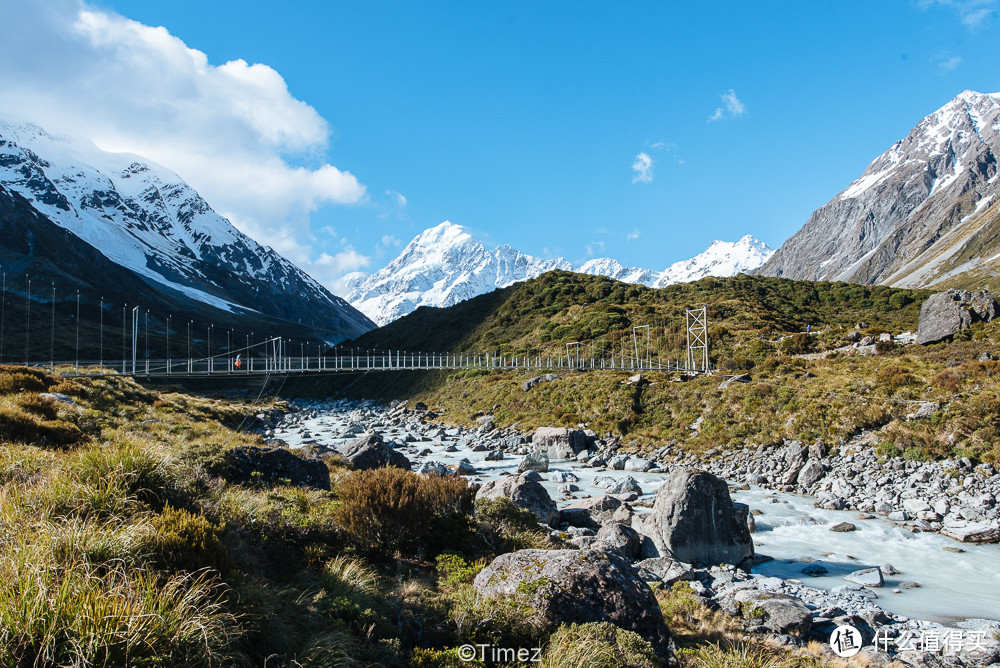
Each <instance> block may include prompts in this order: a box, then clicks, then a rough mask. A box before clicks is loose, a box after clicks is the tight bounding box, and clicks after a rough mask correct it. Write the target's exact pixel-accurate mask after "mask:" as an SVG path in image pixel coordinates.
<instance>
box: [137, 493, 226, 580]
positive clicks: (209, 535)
mask: <svg viewBox="0 0 1000 668" xmlns="http://www.w3.org/2000/svg"><path fill="white" fill-rule="evenodd" d="M153 526H154V527H155V529H156V534H155V537H154V543H153V546H152V548H153V553H154V556H155V558H156V560H157V563H158V564H159V565H160V566H161V567H163V568H164V569H166V570H171V571H173V570H177V571H197V570H201V569H202V568H214V569H215V570H217V571H219V572H221V573H226V572H228V571H229V569H230V568H231V566H232V564H231V562H230V558H229V551H228V550H227V549H226V546H225V544H224V543H223V542H222V532H223V531H224V529H225V527H224V526H219V525H216V524H212V523H211V522H209V521H208V520H207V519H205V517H204V516H202V515H193V514H191V513H189V512H188V511H186V510H184V509H182V508H181V509H174V508H171V507H170V506H169V505H168V506H166V507H164V509H163V512H162V513H161V514H159V515H156V516H155V517H154V519H153Z"/></svg>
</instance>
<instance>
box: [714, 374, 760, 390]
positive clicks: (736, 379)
mask: <svg viewBox="0 0 1000 668" xmlns="http://www.w3.org/2000/svg"><path fill="white" fill-rule="evenodd" d="M751 380H753V379H752V378H750V374H748V373H741V374H738V375H736V376H733V377H732V378H727V379H725V380H724V381H722V382H721V383H719V389H720V390H724V389H726V388H727V387H729V386H730V385H732V384H733V383H749V382H750V381H751Z"/></svg>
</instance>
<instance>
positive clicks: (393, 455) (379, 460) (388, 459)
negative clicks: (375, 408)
mask: <svg viewBox="0 0 1000 668" xmlns="http://www.w3.org/2000/svg"><path fill="white" fill-rule="evenodd" d="M338 451H339V452H340V454H342V455H343V456H344V457H345V458H346V459H347V461H348V462H350V463H351V464H352V465H353V466H354V468H356V469H380V468H384V467H386V466H392V467H396V468H401V469H406V470H407V471H409V470H410V469H411V468H412V464H410V460H409V459H407V458H406V455H404V454H403V453H401V452H397V451H396V450H393V449H392V448H390V447H389V446H388V445H386V444H385V441H384V440H382V437H381V436H380V435H379V434H374V433H368V434H362V435H361V436H359V437H358V438H356V439H354V440H353V441H351V442H350V443H347V444H346V445H344V446H341V447H340V448H338Z"/></svg>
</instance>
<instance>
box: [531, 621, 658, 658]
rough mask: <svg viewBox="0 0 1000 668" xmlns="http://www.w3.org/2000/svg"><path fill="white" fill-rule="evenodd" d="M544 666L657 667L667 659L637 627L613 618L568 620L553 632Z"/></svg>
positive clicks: (546, 651)
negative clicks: (584, 621) (623, 625)
mask: <svg viewBox="0 0 1000 668" xmlns="http://www.w3.org/2000/svg"><path fill="white" fill-rule="evenodd" d="M541 665H542V667H543V668H578V667H580V666H586V668H657V667H658V666H662V665H663V662H662V661H660V659H659V657H657V655H656V652H655V651H654V650H653V646H652V645H650V644H649V641H647V640H645V639H643V638H642V636H640V635H639V634H638V633H635V632H634V631H626V630H624V629H620V628H618V627H617V626H615V625H614V624H612V623H610V622H593V623H589V624H568V625H566V624H564V625H562V626H560V627H559V629H558V630H557V631H556V632H555V633H553V634H552V637H551V638H550V639H549V646H548V647H547V648H546V650H545V654H544V656H543V657H542V661H541Z"/></svg>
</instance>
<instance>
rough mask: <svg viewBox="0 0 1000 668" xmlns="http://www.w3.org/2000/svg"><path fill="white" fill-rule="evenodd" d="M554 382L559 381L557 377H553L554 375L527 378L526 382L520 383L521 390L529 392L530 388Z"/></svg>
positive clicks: (547, 374)
mask: <svg viewBox="0 0 1000 668" xmlns="http://www.w3.org/2000/svg"><path fill="white" fill-rule="evenodd" d="M554 380H559V376H557V375H555V374H554V373H546V374H542V375H541V376H535V377H534V378H529V379H528V380H526V381H524V382H523V383H521V389H522V390H524V391H525V392H527V391H528V390H530V389H531V388H533V387H534V386H536V385H538V384H540V383H551V382H552V381H554Z"/></svg>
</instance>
